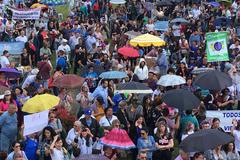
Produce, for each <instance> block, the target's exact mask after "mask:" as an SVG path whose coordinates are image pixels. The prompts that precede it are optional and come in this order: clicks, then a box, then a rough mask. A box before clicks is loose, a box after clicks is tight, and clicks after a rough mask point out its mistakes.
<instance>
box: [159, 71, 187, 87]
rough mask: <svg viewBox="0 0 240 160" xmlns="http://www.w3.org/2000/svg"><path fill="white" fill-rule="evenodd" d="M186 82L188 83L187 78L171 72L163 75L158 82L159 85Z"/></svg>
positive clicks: (173, 84)
mask: <svg viewBox="0 0 240 160" xmlns="http://www.w3.org/2000/svg"><path fill="white" fill-rule="evenodd" d="M185 83H186V80H185V79H184V78H183V77H181V76H177V75H170V74H167V75H165V76H162V77H161V78H160V79H159V81H158V82H157V84H158V85H161V86H164V87H166V86H175V85H180V84H185Z"/></svg>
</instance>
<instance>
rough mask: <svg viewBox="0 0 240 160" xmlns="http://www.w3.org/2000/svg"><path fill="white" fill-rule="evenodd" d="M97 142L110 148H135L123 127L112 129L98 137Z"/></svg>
mask: <svg viewBox="0 0 240 160" xmlns="http://www.w3.org/2000/svg"><path fill="white" fill-rule="evenodd" d="M99 143H100V144H102V145H105V146H108V147H112V148H120V149H124V150H127V149H132V148H136V147H135V145H134V143H133V142H132V140H131V139H130V138H129V136H128V134H127V132H126V131H125V130H123V129H116V128H114V129H112V130H111V131H110V132H109V133H108V134H107V135H106V136H104V137H102V138H101V139H99Z"/></svg>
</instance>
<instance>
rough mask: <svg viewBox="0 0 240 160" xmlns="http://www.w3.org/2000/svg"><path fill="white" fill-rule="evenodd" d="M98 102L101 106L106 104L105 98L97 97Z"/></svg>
mask: <svg viewBox="0 0 240 160" xmlns="http://www.w3.org/2000/svg"><path fill="white" fill-rule="evenodd" d="M97 101H98V102H99V103H100V104H101V105H103V104H104V101H103V97H101V96H100V97H97Z"/></svg>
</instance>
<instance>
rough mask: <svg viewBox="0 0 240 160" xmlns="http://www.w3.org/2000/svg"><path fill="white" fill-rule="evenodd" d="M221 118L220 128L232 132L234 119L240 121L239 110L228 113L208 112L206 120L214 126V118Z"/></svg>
mask: <svg viewBox="0 0 240 160" xmlns="http://www.w3.org/2000/svg"><path fill="white" fill-rule="evenodd" d="M215 117H216V118H219V120H220V126H219V127H222V129H223V130H224V131H225V132H230V131H231V128H232V124H233V123H232V119H233V118H235V119H237V121H240V111H239V110H228V111H207V114H206V120H207V121H209V122H210V124H212V120H213V118H215Z"/></svg>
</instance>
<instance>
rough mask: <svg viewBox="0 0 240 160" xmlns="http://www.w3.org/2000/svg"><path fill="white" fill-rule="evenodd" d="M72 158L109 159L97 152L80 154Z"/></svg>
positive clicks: (77, 159)
mask: <svg viewBox="0 0 240 160" xmlns="http://www.w3.org/2000/svg"><path fill="white" fill-rule="evenodd" d="M73 160H109V159H108V158H107V157H105V156H100V155H97V154H85V155H81V156H80V157H77V158H74V159H73Z"/></svg>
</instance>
